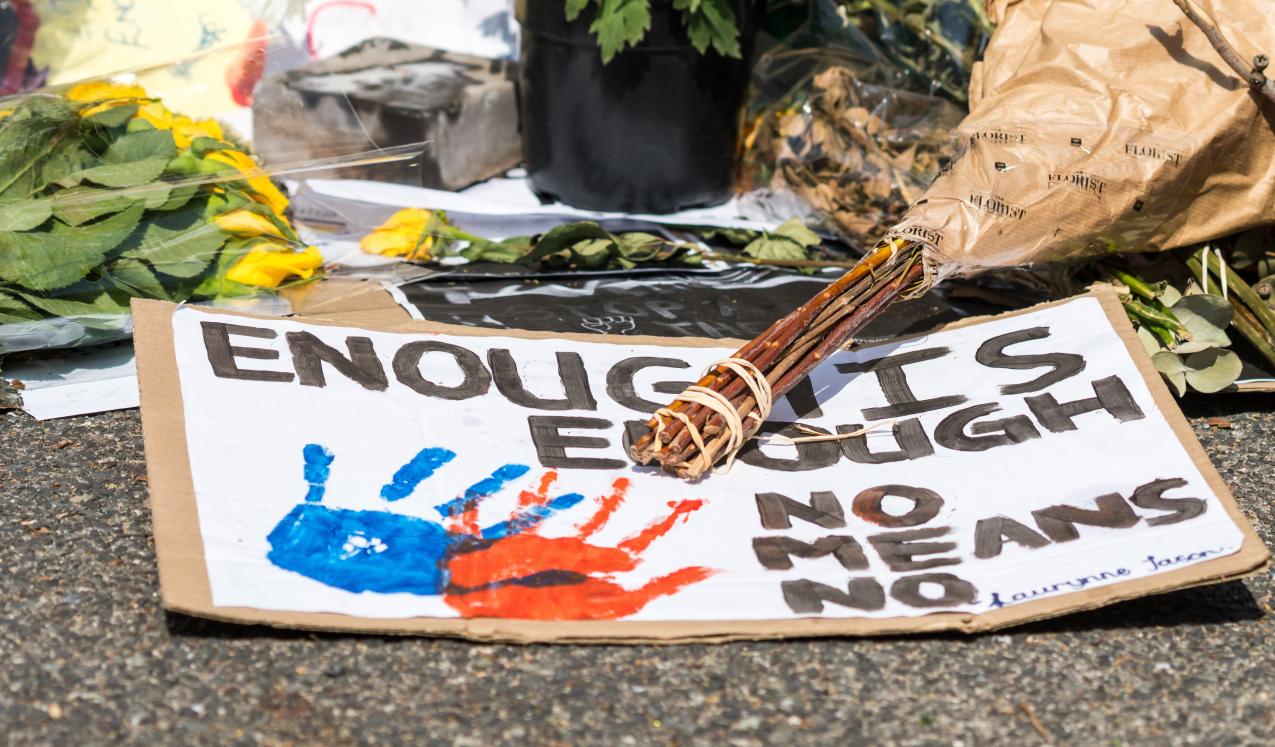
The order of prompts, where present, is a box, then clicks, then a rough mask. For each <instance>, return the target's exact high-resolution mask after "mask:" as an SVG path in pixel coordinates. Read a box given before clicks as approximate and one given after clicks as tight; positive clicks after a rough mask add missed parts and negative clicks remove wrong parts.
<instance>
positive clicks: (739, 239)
mask: <svg viewBox="0 0 1275 747" xmlns="http://www.w3.org/2000/svg"><path fill="white" fill-rule="evenodd" d="M696 233H698V234H699V237H700V238H701V239H703V240H704V241H715V240H717V239H721V240H722V241H724V242H726V243H727V244H732V245H734V246H747V245H748V244H750V243H752V241H753V240H754V239H756V238H758V237H759V236H761V235H762V233H761V232H760V231H753V230H750V229H747V228H709V229H704V230H700V231H697V232H696Z"/></svg>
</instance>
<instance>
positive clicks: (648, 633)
mask: <svg viewBox="0 0 1275 747" xmlns="http://www.w3.org/2000/svg"><path fill="white" fill-rule="evenodd" d="M1091 295H1093V296H1094V297H1095V298H1097V300H1098V301H1099V303H1100V304H1101V306H1102V308H1103V310H1104V312H1105V313H1106V315H1107V317H1108V319H1109V320H1110V321H1111V323H1112V326H1113V327H1114V328H1115V330H1116V332H1117V334H1119V336H1120V337H1121V339H1122V340H1123V341H1124V343H1125V346H1126V348H1127V349H1128V350H1129V352H1130V354H1131V357H1132V358H1133V360H1134V362H1135V364H1136V365H1137V367H1138V370H1139V373H1141V374H1142V376H1143V379H1144V380H1145V381H1146V383H1147V386H1148V388H1149V389H1150V391H1151V394H1152V397H1153V398H1154V400H1155V402H1156V405H1157V406H1158V407H1159V408H1160V409H1161V411H1162V412H1163V413H1164V416H1165V418H1166V420H1167V421H1168V422H1169V425H1170V427H1171V428H1172V429H1173V431H1174V433H1175V435H1177V436H1178V438H1179V440H1180V441H1181V442H1182V443H1183V446H1184V447H1185V448H1186V450H1187V453H1188V455H1189V456H1190V458H1191V460H1192V462H1193V463H1194V464H1195V465H1196V467H1197V468H1198V469H1199V470H1200V472H1201V474H1202V475H1203V476H1204V478H1205V480H1206V482H1207V483H1208V484H1209V486H1210V488H1212V489H1213V490H1214V492H1215V493H1216V495H1217V496H1218V498H1219V500H1220V502H1221V503H1222V505H1223V506H1224V508H1225V509H1226V511H1227V513H1228V515H1229V516H1231V518H1232V520H1233V521H1235V523H1236V524H1237V525H1238V526H1239V527H1240V529H1241V531H1242V532H1243V534H1244V541H1243V543H1242V545H1241V548H1240V551H1239V552H1237V553H1234V554H1232V555H1228V556H1225V557H1222V558H1217V559H1214V560H1209V561H1205V562H1203V563H1199V564H1196V565H1193V566H1189V567H1186V568H1182V569H1179V570H1176V571H1171V572H1168V573H1164V574H1160V575H1158V576H1154V577H1151V578H1145V579H1138V580H1134V581H1128V582H1122V583H1118V584H1112V585H1110V586H1104V587H1097V588H1090V589H1084V590H1081V591H1077V592H1072V593H1068V594H1063V595H1060V596H1057V597H1050V598H1047V599H1041V600H1037V601H1034V602H1028V603H1025V604H1018V605H1014V606H1013V607H1006V608H1002V609H998V610H993V611H990V612H984V613H979V614H973V613H938V614H933V615H926V616H922V617H894V618H880V619H869V618H839V619H838V618H802V619H797V620H756V621H674V622H668V621H660V622H650V621H535V620H510V619H497V618H470V619H461V618H427V617H416V618H401V619H376V618H361V617H354V616H350V615H343V614H336V613H309V612H281V611H274V610H259V609H254V608H243V607H215V606H213V604H212V596H211V587H210V585H209V581H208V575H207V569H206V567H205V565H204V552H203V540H202V536H201V534H200V531H199V519H198V511H197V506H196V502H195V493H194V483H193V480H192V477H191V471H190V462H189V458H188V454H187V450H186V429H185V417H184V410H183V408H182V407H181V406H180V404H181V401H182V399H181V385H180V381H179V379H178V375H177V363H176V356H175V352H174V345H173V334H172V314H173V312H174V311H175V310H176V309H177V308H178V307H177V306H176V305H175V304H169V303H165V302H160V301H134V303H133V312H134V320H135V338H136V342H137V354H138V375H139V385H140V387H141V405H142V423H143V432H144V440H145V446H146V459H147V466H148V471H149V474H150V478H149V481H150V483H149V484H150V490H151V509H152V514H153V516H154V524H155V548H156V553H157V555H158V559H159V567H160V587H161V598H162V600H163V604H164V606H165V607H166V608H168V609H170V610H173V611H175V612H180V613H184V614H189V615H195V616H198V617H205V618H209V619H214V620H222V621H227V622H236V623H244V624H256V625H268V626H274V627H285V628H302V629H312V630H326V631H338V632H360V633H370V634H377V633H386V634H412V635H433V636H455V637H461V638H467V639H471V640H478V641H505V642H513V643H531V642H572V643H685V642H725V641H732V640H758V639H767V638H780V637H825V636H871V635H893V634H900V633H935V632H942V631H951V630H957V631H962V632H981V631H988V630H995V629H998V628H1004V627H1009V626H1013V625H1020V624H1024V623H1027V622H1032V621H1035V620H1040V619H1045V618H1049V617H1057V616H1059V615H1063V614H1070V613H1073V612H1080V611H1084V610H1089V609H1094V608H1096V607H1100V606H1105V605H1107V604H1111V603H1115V602H1119V601H1124V600H1128V599H1133V598H1135V597H1140V596H1146V595H1150V594H1157V593H1164V592H1168V591H1175V590H1178V589H1182V588H1189V587H1192V586H1199V585H1205V584H1211V583H1218V582H1222V581H1227V580H1231V579H1234V578H1240V577H1243V576H1245V575H1248V574H1251V573H1254V572H1256V571H1259V570H1261V569H1262V568H1264V567H1266V565H1267V564H1268V563H1269V560H1270V553H1269V552H1268V551H1267V549H1266V547H1265V546H1264V545H1263V544H1262V542H1261V540H1260V539H1259V538H1258V537H1257V534H1256V532H1254V530H1253V528H1252V526H1251V525H1250V524H1249V522H1248V520H1247V519H1246V518H1245V517H1244V515H1243V513H1242V512H1241V511H1240V510H1239V507H1238V505H1237V504H1236V503H1235V500H1234V497H1233V496H1232V495H1231V492H1230V490H1229V489H1228V488H1227V486H1226V484H1225V482H1223V481H1222V479H1221V476H1220V475H1218V473H1217V471H1216V470H1215V469H1214V468H1213V465H1212V464H1211V463H1210V462H1209V460H1208V458H1207V456H1206V455H1205V454H1204V450H1203V447H1201V445H1200V443H1199V441H1198V440H1197V439H1196V438H1195V434H1194V432H1193V431H1192V430H1191V428H1190V425H1189V424H1188V423H1187V421H1186V418H1185V417H1184V416H1183V415H1182V413H1181V411H1180V410H1179V409H1178V407H1177V403H1176V401H1175V400H1174V399H1173V397H1172V395H1171V394H1170V393H1169V391H1168V389H1167V388H1166V387H1165V386H1164V384H1163V382H1162V381H1161V380H1160V377H1159V374H1158V373H1156V371H1155V369H1154V367H1153V366H1152V365H1151V361H1150V359H1149V358H1147V356H1146V353H1145V352H1144V350H1143V348H1142V343H1141V342H1140V341H1139V340H1138V339H1137V336H1136V334H1135V333H1134V331H1133V327H1132V325H1131V324H1130V323H1129V321H1128V319H1127V318H1126V317H1125V315H1124V311H1123V308H1122V307H1121V306H1120V302H1119V300H1118V299H1117V298H1116V296H1115V294H1114V292H1113V291H1112V290H1111V289H1109V288H1102V287H1098V288H1095V289H1094V290H1093V291H1091ZM1070 300H1072V299H1064V300H1062V301H1054V302H1050V303H1046V304H1041V305H1039V306H1035V307H1032V308H1029V309H1022V310H1018V311H1014V312H1010V313H1008V314H1004V315H998V317H997V318H1000V317H1008V316H1018V315H1021V314H1025V313H1030V312H1032V311H1035V310H1038V309H1041V308H1047V307H1050V306H1056V305H1059V304H1062V303H1067V302H1068V301H1070ZM200 311H204V312H205V313H218V314H224V313H230V315H232V316H242V317H247V318H253V316H252V315H250V314H241V313H231V312H223V311H219V310H202V309H201V310H200ZM986 318H987V317H983V318H979V319H966V320H961V321H960V322H956V323H954V324H951V325H947V326H945V327H942V328H941V329H952V328H958V327H964V326H969V325H971V324H976V323H978V322H980V321H984V320H985V319H986ZM299 321H305V322H306V323H310V324H317V325H320V326H345V325H348V324H350V323H351V322H348V321H337V320H327V319H309V318H306V319H299ZM361 326H365V327H367V328H369V329H372V330H378V331H385V332H417V333H419V332H432V333H446V334H455V335H465V336H471V337H492V336H509V337H520V338H525V339H548V338H553V339H570V340H578V341H581V342H611V343H616V344H625V345H632V344H655V345H670V344H671V343H673V344H676V345H678V346H690V347H709V346H720V345H724V344H725V345H729V344H731V343H732V342H735V341H733V340H709V339H703V338H690V339H677V340H676V341H670V340H669V339H667V338H659V337H642V336H635V337H627V336H606V335H593V334H559V333H548V332H523V331H519V330H504V329H477V328H470V327H459V326H455V325H445V324H437V323H432V322H416V321H414V322H407V323H394V324H384V323H381V324H364V325H361ZM918 336H924V335H914V336H912V337H918ZM165 402H167V403H169V405H170V406H169V407H163V406H162V403H165ZM172 404H177V405H178V406H176V407H174V406H171V405H172Z"/></svg>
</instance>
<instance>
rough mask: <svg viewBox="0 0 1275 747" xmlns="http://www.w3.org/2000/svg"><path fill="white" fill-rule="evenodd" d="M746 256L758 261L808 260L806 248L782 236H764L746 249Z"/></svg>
mask: <svg viewBox="0 0 1275 747" xmlns="http://www.w3.org/2000/svg"><path fill="white" fill-rule="evenodd" d="M744 254H746V255H748V256H749V257H755V258H757V259H781V260H801V259H807V256H806V248H805V247H804V246H802V245H801V244H799V243H797V242H796V241H793V240H792V239H788V238H784V237H781V236H763V237H761V238H760V239H757V240H756V241H754V242H753V243H751V244H749V245H748V246H746V247H744Z"/></svg>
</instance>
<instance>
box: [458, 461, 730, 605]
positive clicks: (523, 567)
mask: <svg viewBox="0 0 1275 747" xmlns="http://www.w3.org/2000/svg"><path fill="white" fill-rule="evenodd" d="M556 479H557V474H556V473H554V472H549V473H546V474H545V475H544V476H543V477H542V478H541V480H540V484H539V487H538V489H537V490H536V491H535V492H532V491H523V492H522V493H521V494H520V496H519V506H518V509H517V510H516V512H515V514H518V513H519V512H523V513H525V512H526V511H527V510H528V509H534V508H535V507H537V506H543V505H544V504H545V503H546V502H547V501H548V500H549V491H550V488H551V487H552V485H553V482H554V481H555V480H556ZM611 488H612V492H611V493H610V494H609V495H607V496H603V497H600V498H599V499H598V505H597V510H596V511H595V512H594V513H593V515H592V516H590V517H589V518H588V519H587V520H586V521H585V522H583V523H582V524H580V526H579V527H578V529H577V531H576V533H575V534H574V535H573V536H570V537H543V536H541V535H539V534H537V533H536V530H537V528H538V527H536V526H533V527H530V528H528V529H527V530H525V531H523V532H520V533H518V534H514V535H512V536H508V537H504V538H502V539H501V540H500V541H498V542H494V543H475V545H474V547H473V549H469V548H465V547H463V546H462V547H461V548H460V549H458V550H457V551H456V553H455V554H454V555H452V556H451V557H450V558H449V560H448V565H447V570H448V574H449V578H450V583H449V586H448V589H447V591H446V592H445V596H444V599H445V601H446V602H447V604H448V605H450V606H451V607H452V608H453V609H455V610H456V611H458V612H459V613H460V614H461V615H462V616H464V617H506V618H510V617H512V618H529V619H540V620H590V619H592V620H601V619H615V618H619V617H625V616H627V615H631V614H633V613H635V612H637V611H639V610H641V609H642V608H643V607H645V606H646V605H647V604H649V603H650V602H651V601H652V600H653V599H656V598H658V597H661V596H666V595H669V594H673V593H676V592H677V591H678V590H679V589H682V588H683V587H685V586H688V585H690V584H693V583H696V582H699V581H702V580H704V579H705V578H708V576H709V575H710V574H711V573H712V571H711V570H709V569H707V568H700V567H689V568H682V569H679V570H677V571H674V572H673V573H670V574H668V575H666V576H661V577H659V578H655V579H652V580H650V581H648V582H647V583H645V584H643V585H642V586H640V587H638V588H635V589H626V588H624V587H623V586H621V585H620V584H618V583H617V582H616V581H615V580H614V578H613V577H612V574H616V573H623V572H626V571H631V570H633V569H635V568H636V567H637V566H638V565H639V564H640V563H641V561H642V553H643V552H645V550H646V549H647V548H648V547H649V546H650V545H651V543H652V542H654V541H655V540H657V539H659V538H660V537H662V536H664V535H665V534H666V533H667V532H668V531H669V530H670V529H671V528H672V527H673V526H674V525H675V524H676V523H677V521H678V520H679V519H681V518H684V517H686V516H687V515H689V514H690V513H691V512H692V511H695V510H696V509H698V508H699V507H700V506H701V505H703V501H699V500H686V501H680V502H677V503H669V507H670V508H672V511H671V512H670V513H669V514H668V515H667V516H665V517H664V518H663V519H661V520H659V521H657V522H654V523H652V524H651V525H649V526H647V527H646V528H645V529H643V530H641V531H640V532H638V533H636V534H634V535H632V536H631V537H628V538H627V539H625V540H623V541H621V542H619V543H618V544H617V545H616V546H615V547H603V546H599V545H594V544H591V543H589V542H588V540H589V538H590V537H592V536H593V535H594V534H595V533H597V532H598V531H599V530H601V529H602V528H603V527H604V526H605V525H606V523H607V521H608V520H609V519H610V518H611V515H612V514H613V513H614V512H615V511H616V509H617V508H619V506H620V504H621V503H623V501H624V498H625V495H626V493H627V491H628V489H629V480H628V479H627V478H623V477H622V478H619V479H617V480H616V481H615V482H614V483H612V486H611ZM452 521H453V525H452V526H451V527H450V528H449V529H450V531H453V532H464V533H466V534H470V535H474V536H475V538H477V536H478V532H477V529H478V520H477V507H476V506H471V507H467V508H466V510H465V511H464V512H462V513H460V514H459V515H458V516H455V517H454V518H453V519H452Z"/></svg>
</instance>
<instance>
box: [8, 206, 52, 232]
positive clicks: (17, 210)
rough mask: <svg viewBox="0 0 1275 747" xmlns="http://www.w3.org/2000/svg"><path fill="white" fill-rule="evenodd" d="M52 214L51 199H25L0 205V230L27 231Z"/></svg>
mask: <svg viewBox="0 0 1275 747" xmlns="http://www.w3.org/2000/svg"><path fill="white" fill-rule="evenodd" d="M50 215H53V201H52V200H49V199H43V200H25V201H23V202H10V203H7V204H5V205H0V231H29V230H31V229H32V228H35V227H36V226H38V225H40V224H41V223H43V222H45V221H46V220H48V219H49V216H50Z"/></svg>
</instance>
